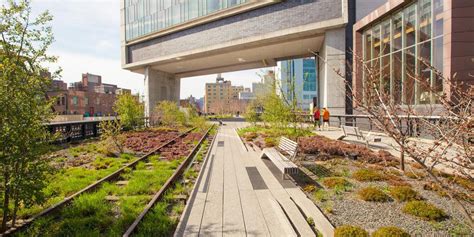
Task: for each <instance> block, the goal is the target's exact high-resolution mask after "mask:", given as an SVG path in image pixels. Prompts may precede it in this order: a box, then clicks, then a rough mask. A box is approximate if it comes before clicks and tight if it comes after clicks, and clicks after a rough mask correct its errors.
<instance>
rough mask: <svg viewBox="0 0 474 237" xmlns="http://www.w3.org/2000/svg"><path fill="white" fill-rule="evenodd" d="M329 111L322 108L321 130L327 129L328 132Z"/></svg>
mask: <svg viewBox="0 0 474 237" xmlns="http://www.w3.org/2000/svg"><path fill="white" fill-rule="evenodd" d="M329 115H330V114H329V109H327V108H323V130H324V128H325V127H327V129H328V131H329Z"/></svg>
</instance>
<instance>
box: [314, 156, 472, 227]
mask: <svg viewBox="0 0 474 237" xmlns="http://www.w3.org/2000/svg"><path fill="white" fill-rule="evenodd" d="M346 165H347V166H346ZM353 165H354V164H348V163H346V164H341V165H335V166H334V165H333V166H328V167H331V168H330V169H331V170H335V169H340V168H343V167H346V168H348V169H350V170H351V172H352V171H354V170H356V169H357V168H356V167H354V166H353ZM345 178H346V179H347V180H348V181H349V182H351V183H352V184H353V187H352V188H351V191H348V192H344V193H341V194H334V193H333V192H332V191H330V190H329V189H326V190H327V191H328V192H329V193H330V194H329V195H328V196H329V198H328V200H327V201H324V202H320V201H317V200H315V199H314V198H313V201H314V202H315V203H316V204H317V205H318V206H319V207H320V208H321V209H322V210H325V211H326V215H327V217H328V218H329V220H330V221H331V222H332V223H333V224H334V225H335V226H340V225H355V226H360V227H362V228H364V229H366V230H367V231H369V232H373V231H375V230H376V229H378V228H380V227H382V226H397V227H400V228H402V229H404V230H405V231H407V232H409V233H410V234H411V235H412V236H453V235H454V236H460V235H462V236H474V230H473V229H470V228H469V227H468V226H466V225H464V224H462V223H463V222H462V220H463V219H464V217H463V215H462V214H461V213H460V211H459V210H458V209H457V207H456V206H455V205H454V202H453V201H451V200H449V199H448V198H446V197H441V196H440V195H438V194H437V193H436V192H434V191H428V190H424V189H423V183H424V182H422V181H418V180H414V179H409V180H408V181H407V182H408V183H409V184H411V185H412V188H413V189H414V190H416V191H417V192H418V193H419V194H420V195H421V196H422V197H423V198H424V199H425V200H426V201H427V202H429V203H431V204H434V205H435V206H437V207H438V208H441V209H443V210H444V211H445V212H446V213H447V214H448V215H449V218H447V219H445V220H443V221H440V222H429V221H425V220H422V219H419V218H417V217H414V216H411V215H409V214H405V213H404V212H403V211H402V208H403V206H404V203H399V202H397V201H390V202H385V203H378V202H366V201H363V200H360V199H359V198H358V195H357V191H358V190H359V189H361V188H364V187H367V186H376V187H379V188H381V189H382V190H386V189H387V187H389V186H390V185H389V184H387V183H386V182H358V181H356V180H354V179H352V178H350V176H349V177H345ZM468 209H469V210H470V211H471V213H474V206H473V205H468ZM328 210H329V211H328Z"/></svg>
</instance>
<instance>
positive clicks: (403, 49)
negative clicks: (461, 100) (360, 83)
mask: <svg viewBox="0 0 474 237" xmlns="http://www.w3.org/2000/svg"><path fill="white" fill-rule="evenodd" d="M443 14H444V8H443V0H418V1H415V2H414V3H412V4H410V5H408V6H406V7H405V8H403V9H401V10H399V11H397V12H394V13H393V14H392V15H390V16H388V17H387V18H385V19H383V20H382V21H379V22H374V24H373V25H372V27H369V28H367V29H366V30H364V32H363V49H362V50H363V52H362V55H363V57H364V62H365V63H366V64H367V65H368V66H371V67H373V68H374V69H375V71H377V72H380V90H381V91H383V92H385V93H388V94H390V96H391V98H392V99H393V100H394V101H395V102H397V103H403V104H410V105H416V104H428V103H436V101H434V100H433V96H431V95H432V94H431V93H433V92H434V93H441V92H442V91H443V85H442V80H441V78H439V76H437V75H436V74H435V72H434V71H433V70H431V67H430V66H433V67H434V68H436V69H437V70H439V71H440V72H442V71H443V23H444V20H443V17H444V15H443ZM366 74H367V72H365V71H364V74H363V78H364V79H363V80H364V81H365V77H366V76H367V75H366ZM377 76H378V75H377Z"/></svg>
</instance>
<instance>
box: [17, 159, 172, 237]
mask: <svg viewBox="0 0 474 237" xmlns="http://www.w3.org/2000/svg"><path fill="white" fill-rule="evenodd" d="M150 162H151V163H152V164H153V167H154V170H147V169H145V166H144V163H143V162H140V164H138V165H137V167H138V168H139V169H136V170H129V171H128V172H125V173H124V174H123V175H122V178H127V179H128V181H129V182H128V184H127V185H125V186H124V187H119V186H118V185H117V184H116V183H115V181H114V182H108V183H105V184H103V185H102V186H101V187H100V188H99V189H98V190H97V191H96V192H94V193H86V194H83V195H81V196H80V197H78V198H77V199H75V200H74V201H73V202H72V203H71V205H70V206H69V207H67V208H64V209H63V210H62V211H60V212H59V213H58V214H57V216H58V217H60V218H59V220H55V221H49V222H48V221H46V220H42V221H40V222H39V223H41V226H34V227H32V228H29V229H28V230H27V232H26V233H27V234H28V236H35V234H34V233H33V232H34V231H39V230H48V233H49V234H48V235H45V236H120V235H122V234H123V232H125V230H126V228H127V227H128V226H129V225H130V224H131V223H132V222H133V221H134V220H135V218H136V217H137V216H138V214H139V213H140V212H141V211H142V210H143V208H144V207H145V205H146V204H147V203H148V202H149V201H150V200H151V197H152V195H153V194H154V193H156V192H157V191H158V190H159V189H160V188H161V187H162V185H163V184H164V183H165V182H166V180H167V179H168V178H169V177H170V176H171V174H172V173H173V172H174V170H175V169H176V168H177V167H178V165H179V164H180V162H181V160H174V161H160V160H159V159H158V158H157V157H156V156H155V157H153V158H152V159H150ZM158 171H159V172H158ZM107 195H110V196H117V197H119V200H118V201H117V202H110V201H107V200H106V199H105V197H106V196H107ZM30 234H31V235H30Z"/></svg>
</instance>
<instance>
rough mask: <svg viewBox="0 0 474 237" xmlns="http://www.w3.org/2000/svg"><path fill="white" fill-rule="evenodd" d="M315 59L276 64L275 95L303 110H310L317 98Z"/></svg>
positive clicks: (301, 59) (293, 60)
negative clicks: (276, 80) (314, 99)
mask: <svg viewBox="0 0 474 237" xmlns="http://www.w3.org/2000/svg"><path fill="white" fill-rule="evenodd" d="M316 65H317V64H316V60H315V58H300V59H292V60H286V61H281V62H278V73H279V77H278V82H277V83H276V84H277V85H276V90H277V93H278V94H279V95H280V96H281V97H282V98H283V99H285V100H286V101H287V102H289V103H294V102H296V103H297V105H298V106H299V107H300V108H301V109H303V110H310V109H311V108H310V105H311V103H312V102H313V98H315V97H317V95H318V91H317V73H316V72H317V70H316Z"/></svg>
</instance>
